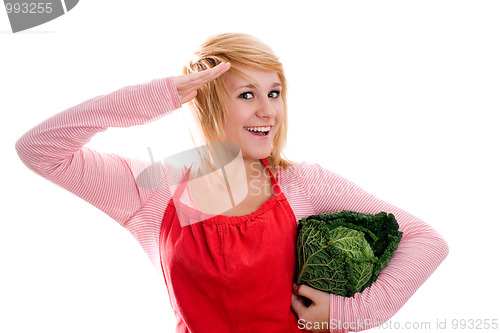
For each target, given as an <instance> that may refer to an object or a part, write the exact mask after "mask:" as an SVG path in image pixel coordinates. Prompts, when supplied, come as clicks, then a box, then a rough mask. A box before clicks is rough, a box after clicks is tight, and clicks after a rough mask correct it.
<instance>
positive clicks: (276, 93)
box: [267, 90, 281, 98]
mask: <svg viewBox="0 0 500 333" xmlns="http://www.w3.org/2000/svg"><path fill="white" fill-rule="evenodd" d="M280 94H281V91H279V90H273V91H271V92H270V93H269V95H267V96H268V97H270V98H278V97H280Z"/></svg>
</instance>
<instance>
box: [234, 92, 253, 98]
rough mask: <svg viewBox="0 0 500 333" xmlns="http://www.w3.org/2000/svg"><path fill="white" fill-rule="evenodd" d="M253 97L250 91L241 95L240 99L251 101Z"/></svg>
mask: <svg viewBox="0 0 500 333" xmlns="http://www.w3.org/2000/svg"><path fill="white" fill-rule="evenodd" d="M252 97H253V94H252V93H251V92H250V91H246V92H244V93H241V94H240V95H239V96H238V98H243V99H251V98H252Z"/></svg>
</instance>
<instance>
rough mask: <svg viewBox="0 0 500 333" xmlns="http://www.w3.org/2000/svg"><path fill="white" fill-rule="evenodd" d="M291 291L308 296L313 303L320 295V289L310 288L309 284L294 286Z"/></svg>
mask: <svg viewBox="0 0 500 333" xmlns="http://www.w3.org/2000/svg"><path fill="white" fill-rule="evenodd" d="M293 292H294V293H296V294H297V295H301V296H304V297H307V298H309V299H310V300H311V301H313V302H314V303H316V302H317V301H316V300H317V299H319V298H320V297H321V296H322V292H321V291H319V290H317V289H314V288H311V287H309V286H306V285H305V284H301V285H298V286H294V288H293Z"/></svg>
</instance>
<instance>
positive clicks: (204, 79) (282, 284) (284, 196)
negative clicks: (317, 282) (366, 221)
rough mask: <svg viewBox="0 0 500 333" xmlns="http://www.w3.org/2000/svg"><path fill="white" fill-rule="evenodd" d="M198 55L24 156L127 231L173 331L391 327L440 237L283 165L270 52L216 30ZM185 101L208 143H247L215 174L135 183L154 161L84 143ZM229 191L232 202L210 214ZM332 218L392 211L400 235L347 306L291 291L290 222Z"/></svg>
mask: <svg viewBox="0 0 500 333" xmlns="http://www.w3.org/2000/svg"><path fill="white" fill-rule="evenodd" d="M196 55H197V58H196V59H195V60H193V61H192V62H190V63H189V65H188V66H186V67H185V68H184V75H181V76H178V77H169V78H164V79H156V80H153V81H151V82H149V83H147V84H140V85H135V86H128V87H125V88H122V89H120V90H118V91H115V92H113V93H111V94H108V95H103V96H98V97H96V98H93V99H90V100H88V101H86V102H84V103H81V104H79V105H77V106H75V107H72V108H70V109H68V110H66V111H64V112H61V113H59V114H56V115H55V116H53V117H52V118H50V119H48V120H46V121H44V122H42V123H41V124H39V125H38V126H36V127H34V128H33V129H31V130H30V131H28V132H27V133H26V134H25V135H24V136H23V137H21V138H20V139H19V140H18V142H17V143H16V149H17V151H18V154H19V156H20V158H21V159H22V161H23V162H24V163H25V164H26V165H27V166H28V167H29V168H30V169H32V170H33V171H35V172H36V173H38V174H40V175H41V176H43V177H45V178H47V179H49V180H50V181H52V182H54V183H56V184H58V185H60V186H62V187H64V188H66V189H68V190H69V191H71V192H73V193H75V194H76V195H78V196H79V197H81V198H82V199H84V200H86V201H87V202H89V203H91V204H92V205H94V206H96V207H97V208H99V209H101V210H102V211H104V212H105V213H106V214H108V215H109V216H110V217H112V218H113V219H115V220H116V221H118V222H119V223H120V224H121V225H122V226H123V227H125V228H127V229H128V230H129V231H130V232H131V233H132V234H133V235H134V236H135V238H136V239H137V240H138V241H139V242H140V244H141V245H142V246H143V248H144V249H145V251H146V253H147V254H148V256H149V257H150V259H151V260H152V262H153V264H154V265H155V267H157V268H158V269H159V270H161V271H162V273H163V276H164V278H165V282H166V284H167V288H168V291H169V295H170V300H171V305H172V308H173V310H174V313H175V315H176V318H177V332H261V331H268V332H298V331H303V330H304V329H307V330H312V331H317V332H319V331H328V330H330V331H332V332H333V331H347V330H351V331H359V330H364V329H368V328H371V327H375V326H377V325H379V324H381V323H383V322H385V321H387V320H388V319H389V318H390V317H392V316H393V315H394V314H395V313H396V312H397V311H398V310H399V309H400V308H401V307H402V306H403V304H404V303H405V302H406V301H407V300H408V299H409V297H411V295H412V294H413V293H414V292H415V291H416V290H417V289H418V287H419V286H420V285H422V283H423V282H424V281H425V280H426V279H427V278H428V277H429V276H430V275H431V274H432V272H433V271H434V270H435V269H436V268H437V266H438V265H439V264H440V263H441V262H442V261H443V260H444V258H445V257H446V256H447V253H448V247H447V244H446V242H445V241H444V239H443V238H442V237H441V236H440V235H439V234H438V233H437V232H436V231H435V230H434V229H432V228H431V227H430V226H429V225H427V224H426V223H424V222H423V221H421V220H420V219H418V218H416V217H414V216H412V215H410V214H408V213H406V212H404V211H402V210H400V209H398V208H397V207H394V206H392V205H390V204H388V203H386V202H384V201H382V200H379V199H377V198H375V197H374V196H372V195H370V194H368V193H366V192H365V191H363V190H362V189H360V188H359V187H357V186H356V185H355V184H353V183H352V182H349V181H348V180H346V179H344V178H342V177H341V176H339V175H337V174H335V173H333V172H331V171H329V170H326V169H323V168H322V167H321V166H319V165H317V164H308V163H305V162H302V163H292V162H290V161H287V160H286V159H285V158H284V157H283V154H282V150H283V147H284V144H285V141H286V130H287V126H286V125H287V108H286V81H285V76H284V74H283V68H282V65H281V63H280V62H279V60H278V58H277V57H276V56H275V55H274V53H273V52H272V50H271V49H270V48H269V47H268V46H267V45H265V44H263V43H262V42H261V41H259V40H257V39H255V38H254V37H252V36H249V35H245V34H222V35H216V36H212V37H210V38H209V39H207V41H206V42H205V43H204V44H203V45H201V47H200V49H199V51H198V52H197V54H196ZM188 102H189V103H190V106H191V107H192V109H193V111H194V114H195V115H196V119H197V121H198V122H199V125H200V128H201V131H202V134H203V138H204V139H205V143H206V144H207V147H216V146H210V145H211V144H213V143H216V142H226V143H232V144H236V145H237V146H238V147H239V148H240V149H241V152H240V153H239V154H238V156H239V157H240V158H235V159H234V161H236V162H235V163H236V164H232V166H230V165H227V167H222V168H220V169H221V170H225V169H227V170H226V171H227V172H225V173H223V175H222V176H223V177H221V173H220V172H214V173H212V174H209V173H207V172H206V170H207V167H206V165H209V166H208V169H210V167H214V166H215V165H219V166H221V165H222V164H224V163H221V161H222V159H218V158H217V153H214V152H212V153H213V154H212V156H210V158H211V159H212V160H210V161H206V162H207V163H206V164H203V163H202V164H203V165H199V166H198V167H199V168H198V169H197V168H196V167H193V165H192V164H189V163H187V165H186V167H180V168H179V167H175V166H173V165H171V164H168V163H164V164H163V165H161V171H162V173H161V178H162V181H163V182H164V183H165V184H166V185H167V186H161V187H155V186H139V185H138V181H137V180H138V179H139V178H140V176H141V175H143V172H144V171H145V170H147V169H148V167H150V163H147V162H143V161H138V160H134V159H130V158H125V157H121V156H117V155H113V154H102V153H99V152H97V151H95V150H91V149H89V148H87V147H85V144H86V143H87V142H88V141H89V140H90V139H91V138H92V136H93V135H95V134H96V133H98V132H102V131H105V130H106V129H107V128H109V127H130V126H135V125H140V124H146V123H148V122H151V121H153V120H156V119H158V118H159V117H162V116H164V115H166V114H169V113H170V112H172V111H174V110H176V109H178V108H180V107H181V105H182V104H184V103H188ZM207 160H208V159H207ZM238 161H239V162H238ZM202 162H203V161H202ZM234 165H236V167H235V166H234ZM217 168H218V167H217ZM215 169H216V167H214V168H213V169H212V170H215ZM200 170H201V171H200ZM267 171H269V172H267ZM201 176H203V177H201ZM200 179H201V180H200ZM242 179H243V181H242ZM221 180H223V181H221ZM177 184H178V185H177ZM207 184H210V186H207ZM228 184H231V187H227V185H228ZM224 185H226V187H224ZM228 190H231V195H232V194H233V193H235V194H236V193H239V194H238V195H239V196H238V195H234V197H235V198H237V200H231V205H230V206H227V205H225V206H224V205H219V206H217V205H218V203H219V201H220V198H221V196H222V195H224V194H227V191H228ZM241 193H243V195H241ZM214 198H215V199H214ZM238 198H239V199H238ZM339 210H354V211H358V212H363V213H377V212H380V211H385V212H390V213H393V214H394V215H395V217H396V219H397V220H398V222H399V224H400V230H401V231H403V233H404V234H403V239H402V240H401V243H400V245H399V248H398V251H397V252H396V254H395V256H394V257H393V259H392V260H391V262H390V263H389V266H388V267H387V268H385V269H384V270H383V271H382V272H381V274H380V276H379V278H378V280H377V281H376V282H375V283H374V284H373V285H372V286H370V287H369V288H366V289H365V290H364V291H363V292H361V293H358V294H356V295H355V296H354V297H351V298H344V297H340V296H337V295H330V294H327V293H324V292H321V291H318V290H315V289H312V288H309V287H307V286H305V285H302V286H294V285H293V275H294V269H295V237H296V228H297V221H298V220H300V219H301V218H304V217H307V216H309V215H312V214H321V213H325V212H331V211H339ZM302 297H306V298H308V299H310V300H311V301H312V303H311V304H310V305H309V306H305V305H304V303H303V302H302V300H303V298H302Z"/></svg>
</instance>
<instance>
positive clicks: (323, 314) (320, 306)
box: [292, 283, 330, 332]
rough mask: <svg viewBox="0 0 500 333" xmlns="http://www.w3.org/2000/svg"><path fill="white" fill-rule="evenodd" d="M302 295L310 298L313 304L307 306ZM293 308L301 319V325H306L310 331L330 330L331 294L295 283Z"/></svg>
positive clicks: (306, 328)
mask: <svg viewBox="0 0 500 333" xmlns="http://www.w3.org/2000/svg"><path fill="white" fill-rule="evenodd" d="M297 295H299V296H297ZM300 296H303V297H306V298H308V299H310V300H311V301H312V303H311V305H309V306H305V305H304V303H303V301H302V299H301V297H300ZM292 310H293V311H294V312H295V314H296V315H297V317H298V319H299V323H298V325H299V327H305V330H306V331H308V332H329V326H328V322H329V318H330V294H328V293H325V292H323V291H321V290H317V289H314V288H311V287H309V286H306V285H303V284H302V285H296V284H295V283H294V284H293V292H292Z"/></svg>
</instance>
